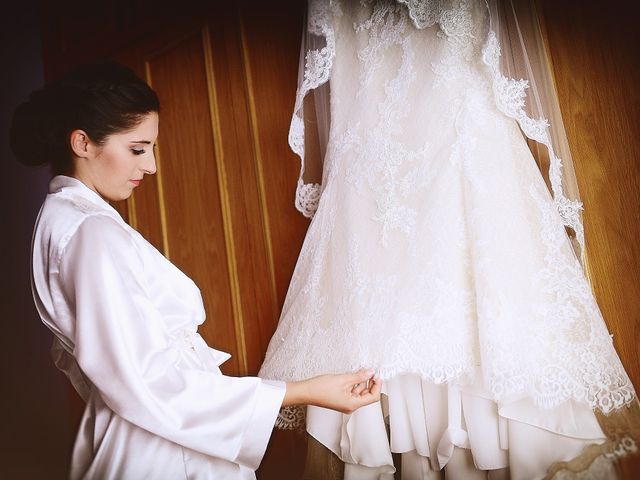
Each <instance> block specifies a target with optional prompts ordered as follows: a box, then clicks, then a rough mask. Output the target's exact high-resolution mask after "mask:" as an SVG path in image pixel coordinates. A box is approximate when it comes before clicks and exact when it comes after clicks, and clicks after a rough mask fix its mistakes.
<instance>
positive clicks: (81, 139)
mask: <svg viewBox="0 0 640 480" xmlns="http://www.w3.org/2000/svg"><path fill="white" fill-rule="evenodd" d="M90 142H91V141H90V140H89V135H87V133H86V132H85V131H84V130H78V129H77V130H74V131H72V132H71V135H70V136H69V145H70V147H71V151H72V152H73V155H74V156H75V157H79V158H87V157H88V156H89V148H90V145H89V143H90Z"/></svg>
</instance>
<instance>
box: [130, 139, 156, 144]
mask: <svg viewBox="0 0 640 480" xmlns="http://www.w3.org/2000/svg"><path fill="white" fill-rule="evenodd" d="M131 143H144V144H145V145H151V142H150V141H149V140H133V141H132V142H131Z"/></svg>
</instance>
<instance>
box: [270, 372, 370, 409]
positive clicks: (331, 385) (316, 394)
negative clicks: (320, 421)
mask: <svg viewBox="0 0 640 480" xmlns="http://www.w3.org/2000/svg"><path fill="white" fill-rule="evenodd" d="M381 387H382V382H381V381H380V379H379V378H377V377H374V371H373V370H360V371H359V372H356V373H345V374H339V375H320V376H318V377H313V378H310V379H308V380H303V381H300V382H288V383H287V392H286V393H285V396H284V400H283V402H282V406H284V407H286V406H289V405H298V404H303V405H315V406H317V407H324V408H331V409H333V410H337V411H339V412H342V413H351V412H353V411H354V410H356V409H357V408H360V407H363V406H365V405H369V404H370V403H373V402H377V401H378V400H380V389H381Z"/></svg>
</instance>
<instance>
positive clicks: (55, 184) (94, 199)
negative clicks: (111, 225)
mask: <svg viewBox="0 0 640 480" xmlns="http://www.w3.org/2000/svg"><path fill="white" fill-rule="evenodd" d="M49 194H63V195H65V196H68V197H70V198H72V199H73V200H74V202H76V203H78V200H82V201H81V202H80V203H85V202H88V203H89V204H90V205H91V207H93V208H95V207H97V208H98V209H100V210H105V211H107V212H109V213H110V214H112V215H114V216H115V217H117V218H118V219H122V217H121V216H120V214H119V213H118V212H117V210H116V209H114V208H113V207H112V206H111V205H110V204H109V202H107V201H106V200H105V199H104V198H102V197H101V196H100V195H98V193H96V192H95V191H93V190H91V189H90V188H89V187H87V186H86V185H85V184H84V183H82V182H81V181H80V180H78V179H77V178H73V177H68V176H66V175H57V176H55V177H53V178H52V179H51V181H50V182H49Z"/></svg>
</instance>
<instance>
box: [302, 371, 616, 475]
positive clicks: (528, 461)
mask: <svg viewBox="0 0 640 480" xmlns="http://www.w3.org/2000/svg"><path fill="white" fill-rule="evenodd" d="M383 393H384V394H385V395H384V396H383V401H382V402H381V403H378V404H373V405H369V406H367V407H364V408H361V409H359V410H357V411H356V412H355V413H353V414H351V415H343V414H340V413H337V412H334V411H332V410H327V409H324V408H319V407H311V406H310V407H308V408H307V431H308V432H309V433H310V434H311V435H312V436H313V437H315V438H316V439H317V440H318V441H319V442H320V443H322V444H323V445H325V446H326V447H327V448H328V449H329V450H331V451H332V452H333V453H334V454H336V455H337V456H338V457H339V458H340V459H341V460H342V461H344V462H345V469H344V478H345V480H374V479H375V480H391V479H394V478H396V479H398V480H399V478H402V480H417V479H439V478H442V477H441V474H442V472H443V471H445V472H446V478H447V480H451V479H465V480H467V479H476V478H478V479H479V478H490V479H494V478H495V479H498V478H505V479H506V478H510V479H512V480H532V479H539V478H545V474H546V472H547V469H548V468H549V466H551V465H553V464H555V463H557V462H562V461H569V460H571V459H573V458H575V457H577V456H578V455H579V454H580V453H581V452H582V451H583V449H584V448H585V447H586V446H588V445H590V444H601V443H603V442H604V441H605V440H606V438H605V434H604V433H603V431H602V429H601V428H600V426H599V424H598V421H597V419H596V416H595V414H594V413H593V411H592V410H591V409H590V408H589V407H588V406H586V405H583V404H580V403H578V402H575V401H573V400H569V401H567V402H565V403H563V404H561V405H559V406H557V407H555V408H551V409H542V408H540V407H536V406H535V405H534V404H533V403H532V402H531V400H529V399H527V398H523V399H521V400H519V401H513V402H510V403H509V404H505V405H498V404H497V403H496V402H495V401H494V400H492V399H491V398H490V396H489V395H488V394H486V392H483V391H482V390H480V389H477V388H471V387H459V386H456V385H449V384H440V385H436V384H433V383H430V382H427V381H425V380H423V379H421V378H420V377H419V376H417V375H413V374H408V375H401V376H397V377H394V378H392V379H390V380H387V381H386V382H385V383H384V387H383ZM381 407H382V408H381ZM392 453H398V454H401V463H402V466H401V469H400V470H401V475H396V467H395V466H394V461H393V457H392Z"/></svg>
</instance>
